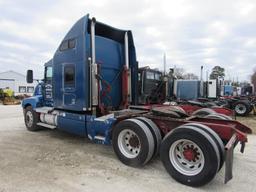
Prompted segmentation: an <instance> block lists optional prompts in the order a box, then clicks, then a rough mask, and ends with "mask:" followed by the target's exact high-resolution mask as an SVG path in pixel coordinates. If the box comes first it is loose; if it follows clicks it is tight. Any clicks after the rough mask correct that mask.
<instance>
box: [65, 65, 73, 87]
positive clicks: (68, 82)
mask: <svg viewBox="0 0 256 192" xmlns="http://www.w3.org/2000/svg"><path fill="white" fill-rule="evenodd" d="M64 86H65V87H75V66H74V65H65V66H64Z"/></svg>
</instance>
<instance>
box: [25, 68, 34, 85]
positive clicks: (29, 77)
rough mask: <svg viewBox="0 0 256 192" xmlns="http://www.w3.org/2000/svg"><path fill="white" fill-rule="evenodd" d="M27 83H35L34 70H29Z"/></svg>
mask: <svg viewBox="0 0 256 192" xmlns="http://www.w3.org/2000/svg"><path fill="white" fill-rule="evenodd" d="M26 79H27V83H33V79H34V78H33V70H27V77H26Z"/></svg>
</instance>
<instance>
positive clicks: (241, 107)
mask: <svg viewBox="0 0 256 192" xmlns="http://www.w3.org/2000/svg"><path fill="white" fill-rule="evenodd" d="M235 111H236V112H237V113H238V114H244V113H245V112H246V107H245V106H244V105H243V104H237V105H236V107H235Z"/></svg>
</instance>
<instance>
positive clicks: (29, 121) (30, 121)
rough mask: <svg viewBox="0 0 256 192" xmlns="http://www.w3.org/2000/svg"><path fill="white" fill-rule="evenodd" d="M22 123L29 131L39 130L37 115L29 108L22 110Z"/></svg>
mask: <svg viewBox="0 0 256 192" xmlns="http://www.w3.org/2000/svg"><path fill="white" fill-rule="evenodd" d="M24 121H25V125H26V127H27V129H28V130H29V131H38V130H39V129H40V128H39V126H38V125H37V123H38V122H39V115H38V114H37V113H36V112H35V111H34V110H33V109H32V107H31V106H28V107H26V108H25V109H24Z"/></svg>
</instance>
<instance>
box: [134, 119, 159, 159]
mask: <svg viewBox="0 0 256 192" xmlns="http://www.w3.org/2000/svg"><path fill="white" fill-rule="evenodd" d="M136 119H138V120H140V121H142V122H143V123H145V124H146V125H147V126H148V128H149V130H150V131H151V133H152V135H153V138H154V143H155V146H154V153H153V156H152V159H153V158H155V157H156V156H157V155H158V154H159V150H160V146H161V142H162V135H161V132H160V129H159V128H158V127H157V125H156V124H155V123H154V122H153V121H152V120H151V119H148V118H146V117H136Z"/></svg>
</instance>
